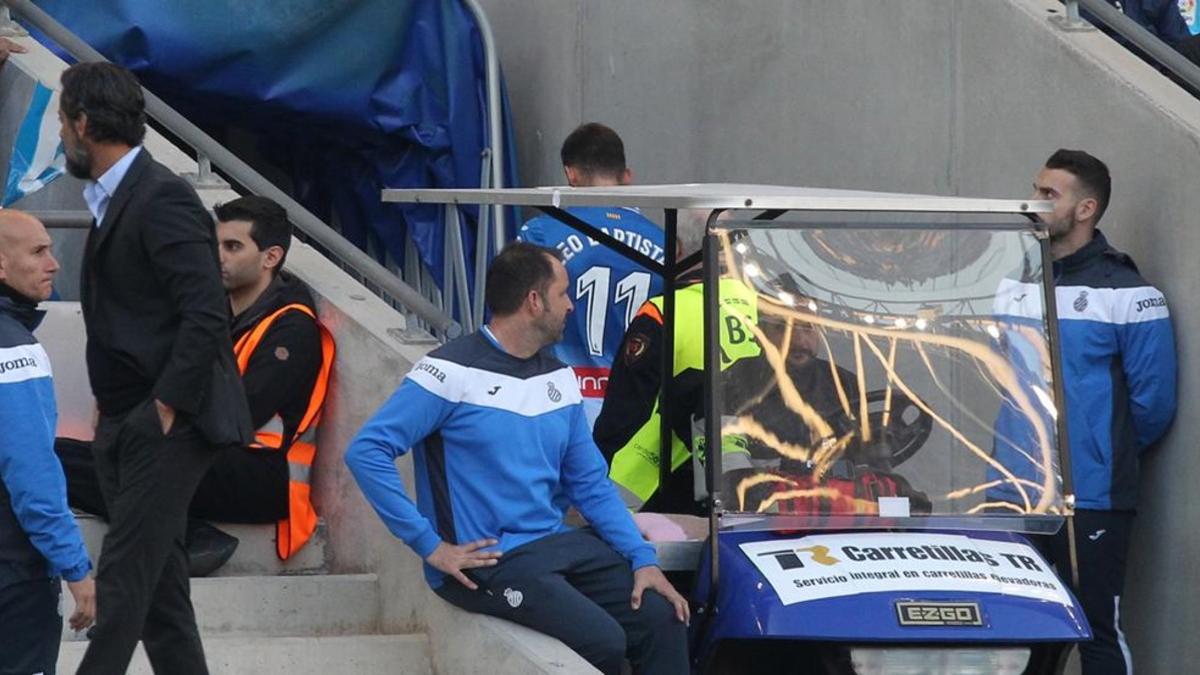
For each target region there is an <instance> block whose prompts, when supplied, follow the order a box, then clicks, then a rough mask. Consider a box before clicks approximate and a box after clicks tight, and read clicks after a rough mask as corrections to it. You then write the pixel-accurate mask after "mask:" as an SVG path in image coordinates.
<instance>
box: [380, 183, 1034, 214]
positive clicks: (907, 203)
mask: <svg viewBox="0 0 1200 675" xmlns="http://www.w3.org/2000/svg"><path fill="white" fill-rule="evenodd" d="M383 201H385V202H416V203H432V204H459V203H461V204H505V205H514V206H551V207H568V206H633V207H638V208H645V209H763V210H766V209H772V210H773V209H782V210H788V211H793V210H795V211H859V212H865V211H894V212H942V213H1012V214H1026V213H1048V212H1050V211H1051V210H1052V206H1053V205H1052V204H1051V203H1050V202H1047V201H1032V200H1028V199H974V198H968V197H946V196H939V195H917V194H903V193H894V192H869V191H865V190H833V189H828V188H812V187H789V186H785V185H754V184H744V183H682V184H676V185H623V186H618V187H592V188H574V187H570V186H566V185H562V186H556V187H537V188H501V189H476V190H458V189H450V190H435V189H423V188H416V189H386V190H384V191H383Z"/></svg>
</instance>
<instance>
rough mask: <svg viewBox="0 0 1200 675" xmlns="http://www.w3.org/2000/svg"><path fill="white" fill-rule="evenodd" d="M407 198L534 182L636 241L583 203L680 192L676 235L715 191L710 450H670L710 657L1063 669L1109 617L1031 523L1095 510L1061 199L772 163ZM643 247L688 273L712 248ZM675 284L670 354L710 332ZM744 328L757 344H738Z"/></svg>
mask: <svg viewBox="0 0 1200 675" xmlns="http://www.w3.org/2000/svg"><path fill="white" fill-rule="evenodd" d="M384 199H385V200H386V201H404V202H423V203H439V204H446V205H451V206H449V208H450V209H451V210H456V209H457V207H456V206H453V205H456V204H460V203H474V204H493V205H496V204H503V205H524V206H530V207H533V208H537V209H539V210H541V211H543V212H545V213H548V214H550V215H552V216H554V217H556V218H558V219H559V220H561V221H562V222H564V223H566V224H568V225H571V226H572V227H575V228H576V229H578V230H579V231H580V232H581V233H583V234H585V235H587V236H588V237H591V238H592V240H593V241H594V242H596V244H603V245H607V246H611V247H613V249H614V250H617V251H621V252H622V254H623V255H626V256H628V257H632V258H634V259H639V258H638V256H639V254H638V253H637V252H636V251H633V250H632V249H629V248H627V247H625V246H624V245H623V244H622V243H621V242H618V241H616V240H614V239H613V238H612V237H609V236H608V234H607V233H606V232H604V231H601V230H598V229H596V228H594V227H592V226H591V225H589V224H587V223H585V222H582V221H580V220H579V219H578V218H575V217H574V216H573V215H572V214H571V213H570V212H569V211H568V210H566V209H567V208H568V207H570V206H601V205H603V206H630V207H640V208H643V209H663V210H664V211H665V213H666V219H665V220H666V224H665V234H666V244H667V245H666V247H665V249H666V250H667V251H671V250H674V240H675V229H676V223H677V213H678V210H679V209H702V210H705V211H706V212H708V213H709V217H708V229H707V234H706V237H705V242H704V250H703V256H702V265H703V278H704V282H703V283H704V289H705V296H704V297H705V313H704V334H703V338H704V339H705V368H704V376H705V392H704V394H705V395H704V406H703V410H700V411H693V418H694V420H695V421H696V425H697V426H696V429H697V431H696V432H695V434H694V436H693V443H692V445H693V447H695V448H696V451H695V452H693V453H690V455H686V456H682V457H680V456H676V457H669V453H668V452H662V453H660V456H661V458H662V460H663V461H662V467H661V469H662V471H661V473H660V480H661V481H664V482H665V481H666V480H668V479H669V475H670V473H671V471H672V470H674V469H677V468H678V467H679V465H680V464H681V463H682V462H691V463H692V467H693V472H694V474H695V475H696V476H701V477H703V480H698V481H696V483H697V484H696V490H695V492H696V496H697V499H698V500H701V502H702V503H703V504H704V505H705V507H706V512H707V533H706V537H705V538H699V537H698V538H697V539H696V540H695V541H672V542H659V543H658V544H657V545H658V548H659V551H660V558H661V559H662V561H663V564H664V567H665V568H667V569H674V570H675V571H677V572H678V571H686V572H688V573H689V574H688V576H689V577H690V579H689V580H690V583H691V599H692V607H693V621H692V628H691V653H692V658H693V671H694V672H697V673H743V672H793V673H835V674H843V673H845V674H851V673H857V674H860V675H861V674H865V673H891V674H901V673H914V674H916V673H921V674H925V673H962V674H967V673H972V674H973V673H1012V674H1014V675H1015V674H1017V673H1029V674H1034V673H1057V672H1061V671H1062V668H1063V665H1064V663H1065V660H1066V655H1067V653H1068V652H1069V650H1070V647H1071V646H1073V644H1074V643H1076V642H1080V641H1084V640H1088V639H1090V632H1089V628H1088V625H1087V622H1086V620H1085V619H1084V616H1083V612H1082V610H1081V608H1080V606H1079V604H1078V603H1077V601H1076V600H1075V599H1074V597H1073V596H1072V595H1071V593H1070V591H1069V590H1068V589H1067V587H1066V585H1065V584H1064V583H1063V582H1062V581H1061V580H1060V578H1059V576H1057V575H1056V574H1055V570H1054V569H1053V568H1052V567H1051V566H1050V565H1048V564H1047V562H1046V561H1045V559H1044V558H1043V557H1042V556H1041V555H1040V554H1039V553H1038V551H1037V550H1036V548H1035V547H1034V546H1033V545H1031V543H1030V540H1028V539H1027V538H1026V535H1029V534H1036V535H1046V534H1053V533H1055V532H1057V531H1058V530H1059V528H1061V527H1071V525H1072V520H1071V516H1072V508H1073V497H1072V490H1071V484H1070V470H1069V463H1068V457H1067V455H1066V453H1065V448H1066V447H1067V444H1066V429H1065V416H1063V415H1059V414H1058V410H1059V407H1060V405H1061V404H1060V402H1061V401H1062V400H1063V397H1062V389H1061V373H1060V371H1059V363H1058V358H1057V353H1056V351H1055V345H1056V343H1057V327H1056V324H1055V322H1053V321H1048V320H1047V317H1050V316H1054V314H1055V311H1054V293H1053V286H1052V280H1051V277H1050V270H1051V265H1050V257H1049V249H1048V242H1047V240H1046V237H1045V233H1044V231H1043V230H1042V229H1041V226H1040V224H1039V223H1038V222H1037V221H1036V220H1034V219H1033V218H1032V214H1034V213H1038V212H1044V211H1048V210H1049V205H1048V204H1047V203H1043V202H1030V201H1020V200H992V199H965V198H957V197H930V196H918V195H899V194H885V193H869V192H854V191H842V190H823V189H805V188H788V187H777V186H759V185H678V186H645V187H620V188H582V189H571V188H538V189H509V190H445V191H443V190H385V191H384ZM485 227H486V226H485ZM486 235H487V233H486V231H484V232H480V233H479V236H481V237H483V239H481V240H486ZM642 257H643V258H644V256H642ZM639 262H642V263H643V264H644V265H645V267H647V268H648V269H650V270H651V271H655V272H658V273H661V274H663V275H664V276H665V277H666V278H669V279H670V278H675V277H676V270H677V269H688V268H689V267H692V266H694V265H695V264H696V263H698V262H700V258H698V257H697V256H695V255H694V256H692V257H689V258H687V259H685V260H683V261H679V262H678V263H676V262H675V261H673V260H671V259H670V256H667V262H666V263H665V264H658V263H656V262H655V261H653V260H649V259H645V260H640V259H639ZM664 300H665V303H664V305H665V306H664V324H665V326H666V330H665V335H664V338H665V341H666V342H667V344H665V345H664V349H663V352H664V360H665V361H666V362H665V363H664V364H663V366H664V372H668V373H669V372H673V368H672V364H671V363H670V360H671V358H672V354H673V351H674V350H673V348H672V346H671V342H670V341H671V340H673V339H700V337H701V336H699V335H695V334H689V333H685V332H684V331H678V332H677V331H674V330H673V329H672V326H673V294H670V293H668V294H666V296H665V298H664ZM693 333H694V331H693ZM746 341H751V342H753V343H754V345H753V346H754V350H753V351H754V356H753V358H740V359H735V358H731V357H730V355H729V354H730V353H731V350H730V349H729V348H730V346H731V345H732V344H734V343H737V342H746ZM739 353H742V354H745V353H746V350H745V349H742V350H740V352H739ZM665 380H666V381H668V382H669V381H670V378H665ZM668 388H669V387H668ZM672 399H673V396H672V394H671V392H670V391H664V392H663V395H662V398H661V399H660V411H661V416H662V418H663V420H664V434H663V437H664V439H666V438H669V433H670V432H669V430H668V429H666V428H665V427H666V424H667V420H669V419H673V417H672V414H673V413H674V412H676V411H672V409H671V404H672ZM664 445H665V443H664ZM712 448H719V449H720V450H719V451H715V452H708V451H706V449H712ZM1073 567H1074V565H1073V564H1067V565H1063V566H1061V567H1060V569H1059V570H1058V572H1059V573H1060V574H1062V575H1063V576H1064V577H1066V576H1067V575H1071V574H1074V573H1075V572H1074V569H1073Z"/></svg>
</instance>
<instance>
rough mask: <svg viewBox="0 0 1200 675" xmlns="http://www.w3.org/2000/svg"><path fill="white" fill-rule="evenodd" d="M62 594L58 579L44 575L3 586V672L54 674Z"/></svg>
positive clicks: (0, 640) (0, 670) (11, 674)
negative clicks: (60, 597) (39, 577)
mask: <svg viewBox="0 0 1200 675" xmlns="http://www.w3.org/2000/svg"><path fill="white" fill-rule="evenodd" d="M61 593H62V586H61V583H60V582H59V580H58V579H48V578H44V577H43V578H41V579H34V580H32V581H19V582H15V583H12V584H8V585H6V586H4V587H3V588H0V675H29V674H30V673H45V675H54V669H55V664H56V663H57V661H58V643H59V640H60V639H61V638H62V616H61V615H60V614H59V596H60V595H61Z"/></svg>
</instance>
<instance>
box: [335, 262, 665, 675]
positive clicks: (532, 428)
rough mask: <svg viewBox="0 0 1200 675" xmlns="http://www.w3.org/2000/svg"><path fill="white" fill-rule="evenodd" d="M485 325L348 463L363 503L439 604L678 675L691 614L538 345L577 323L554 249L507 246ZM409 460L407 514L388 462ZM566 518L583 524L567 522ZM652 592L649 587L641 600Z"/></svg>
mask: <svg viewBox="0 0 1200 675" xmlns="http://www.w3.org/2000/svg"><path fill="white" fill-rule="evenodd" d="M486 301H487V305H488V308H489V309H490V310H491V312H492V318H491V321H490V322H489V323H488V324H487V326H485V327H484V328H483V329H482V330H480V331H479V332H477V333H474V334H472V335H468V336H466V337H463V338H459V339H457V340H455V341H453V342H450V343H448V344H446V345H444V346H442V347H440V348H438V349H436V350H434V351H433V352H431V353H430V354H429V355H428V356H426V357H425V358H424V359H422V360H421V361H420V362H419V363H418V364H417V365H416V366H415V367H414V368H413V369H412V371H410V372H409V374H408V376H407V377H406V378H405V380H404V382H403V384H401V385H400V388H399V389H398V390H397V391H396V393H395V394H393V395H392V397H391V399H389V400H388V401H387V402H386V403H385V404H384V405H383V407H382V408H381V409H380V410H379V411H378V412H376V413H375V416H374V417H372V418H371V420H369V421H368V422H367V424H366V425H365V426H364V427H363V428H362V430H361V431H359V433H358V436H357V437H356V438H355V439H354V440H353V441H352V442H351V444H350V447H349V449H348V450H347V451H346V464H347V465H349V467H350V469H351V471H352V472H353V473H354V477H355V478H356V479H357V481H358V484H359V486H360V487H361V488H362V490H363V493H364V494H365V495H366V497H367V501H369V502H370V503H371V505H372V506H373V507H374V508H375V510H376V512H377V513H379V516H380V517H381V518H382V519H383V521H384V522H385V523H386V524H387V526H388V529H390V530H391V531H392V533H393V534H395V535H396V536H397V537H399V538H400V539H403V540H404V542H405V543H407V544H408V545H409V546H410V547H411V548H412V549H413V551H415V552H416V553H417V554H418V555H420V556H421V557H422V558H423V559H424V560H425V572H426V579H427V580H428V582H429V584H430V585H431V586H432V587H433V588H434V591H435V592H436V593H437V594H438V595H440V596H441V597H442V598H443V599H445V600H446V601H448V602H450V603H452V604H454V605H457V606H459V607H462V608H463V609H466V610H468V611H472V612H480V613H484V614H490V615H494V616H499V617H503V618H506V619H510V620H512V621H515V622H517V623H521V624H524V625H527V626H529V627H531V628H534V629H536V630H539V631H541V632H543V633H547V634H549V635H552V636H554V637H556V638H558V639H560V640H562V641H563V642H564V643H566V645H567V646H569V647H571V648H572V649H574V650H575V651H576V652H578V653H579V654H580V655H581V656H582V657H583V658H585V659H587V660H588V661H589V662H590V663H592V664H593V665H595V666H596V667H597V668H599V669H600V670H601V671H602V672H604V673H607V674H616V673H619V672H620V670H621V664H622V660H623V658H624V657H625V656H626V654H628V657H629V659H630V660H631V661H632V662H633V664H634V667H635V669H636V670H637V672H641V673H664V674H665V673H672V674H674V673H684V672H687V670H688V660H687V645H686V636H685V630H684V624H685V622H686V621H687V618H688V608H687V602H686V601H685V600H684V599H683V598H682V597H680V596H679V594H678V593H677V592H676V591H675V589H674V588H673V587H672V586H671V585H670V583H669V582H668V581H667V580H666V578H665V577H664V576H663V573H662V572H661V571H660V570H659V568H658V566H657V562H656V558H655V553H654V549H653V547H651V546H650V545H649V544H647V543H646V542H645V541H643V540H642V538H641V536H640V535H639V534H638V531H637V528H636V527H635V526H634V524H633V521H632V519H631V518H630V516H629V513H628V511H626V510H625V507H624V506H623V504H622V503H621V500H620V498H619V497H618V496H617V493H616V490H615V489H614V487H613V485H612V483H611V482H609V481H608V479H607V478H606V474H607V467H606V466H605V463H604V458H603V457H602V456H601V455H600V451H599V450H598V449H597V448H596V445H595V443H594V442H592V438H591V430H590V429H589V428H588V425H587V421H586V420H585V418H584V414H583V409H582V406H581V397H580V395H579V390H578V389H577V388H576V387H575V377H574V374H573V373H572V372H571V370H570V368H567V367H566V366H564V365H563V364H562V363H561V362H560V361H558V360H557V359H555V358H554V356H553V355H552V354H551V353H550V350H549V349H547V347H549V346H550V345H553V344H554V343H555V342H557V341H558V340H559V338H560V337H561V336H562V332H563V327H564V324H565V322H566V319H567V316H568V314H569V313H570V312H571V309H572V306H571V300H570V297H569V296H568V287H567V272H566V269H565V268H564V267H563V265H562V263H560V262H559V261H558V258H557V257H556V256H555V254H554V252H553V251H552V250H549V249H545V248H541V247H538V246H534V245H532V244H527V243H521V242H518V243H514V244H510V245H509V246H507V247H506V248H505V249H504V250H503V251H501V252H500V253H499V254H498V255H497V256H496V258H495V260H493V261H492V265H491V267H490V268H489V270H488V275H487V297H486ZM409 448H412V449H413V451H414V456H415V466H416V470H417V481H416V482H417V502H416V504H415V505H414V503H413V501H412V500H411V499H410V498H409V497H408V496H407V495H406V494H405V492H404V488H403V486H402V484H401V481H400V476H399V474H398V473H397V470H396V466H395V463H394V462H395V459H396V458H397V457H399V456H400V455H403V454H405V453H406V452H408V450H409ZM572 505H573V506H575V507H576V508H577V509H578V510H579V512H580V513H581V514H582V515H583V516H584V518H586V519H587V521H588V522H589V523H591V528H589V529H582V530H577V529H572V528H570V527H568V526H567V525H566V524H565V523H564V522H563V520H564V516H565V515H566V511H567V508H568V507H569V506H572ZM646 591H654V592H650V593H647V592H646Z"/></svg>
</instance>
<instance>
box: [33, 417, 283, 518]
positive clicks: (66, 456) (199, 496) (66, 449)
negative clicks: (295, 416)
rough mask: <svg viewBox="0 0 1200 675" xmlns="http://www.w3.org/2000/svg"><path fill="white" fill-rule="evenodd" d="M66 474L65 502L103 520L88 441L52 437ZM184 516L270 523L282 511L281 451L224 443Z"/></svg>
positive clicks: (103, 509) (105, 514) (104, 512)
mask: <svg viewBox="0 0 1200 675" xmlns="http://www.w3.org/2000/svg"><path fill="white" fill-rule="evenodd" d="M54 452H55V453H57V454H58V459H59V460H60V461H61V462H62V465H63V473H65V474H66V477H67V502H68V503H69V504H70V505H71V508H75V509H79V510H80V511H84V512H86V513H90V514H92V515H96V516H100V517H101V518H103V519H105V520H108V507H107V506H105V504H104V495H103V494H101V491H100V478H99V477H98V476H97V475H96V459H95V453H93V452H92V444H91V443H89V442H87V441H77V440H75V439H73V438H56V439H54ZM188 515H189V516H191V517H192V518H198V519H200V520H212V521H217V522H221V523H246V524H251V525H253V524H262V523H268V524H274V523H275V522H276V521H278V520H280V519H283V518H287V516H288V464H287V455H286V454H285V453H282V452H274V451H262V450H259V449H256V448H243V447H240V446H230V447H227V448H221V449H219V450H217V451H216V455H215V459H214V460H213V463H212V466H211V467H210V468H209V470H208V472H207V473H205V474H204V478H203V479H202V480H201V481H200V485H199V486H197V488H196V494H195V495H193V496H192V503H191V505H190V506H189V507H188Z"/></svg>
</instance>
